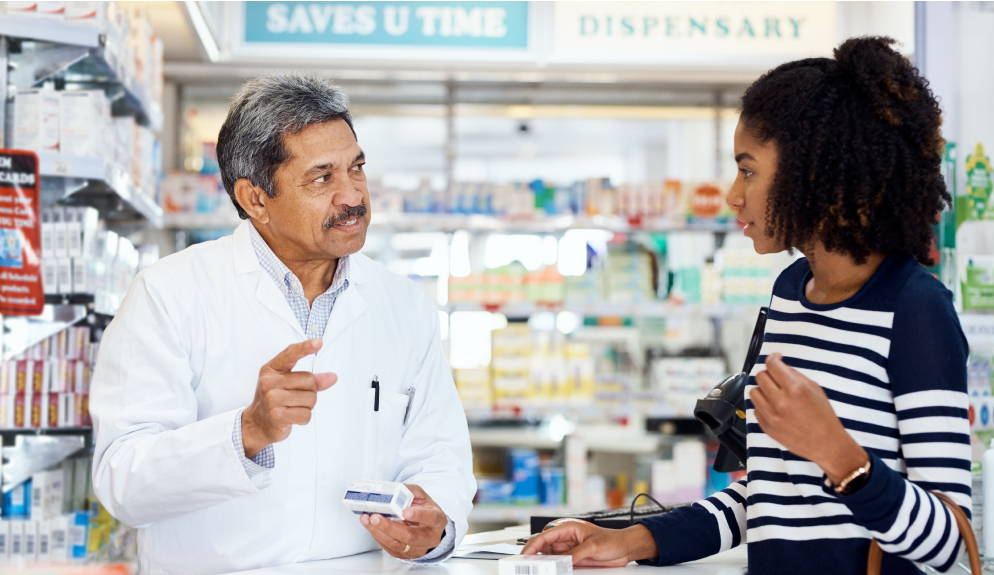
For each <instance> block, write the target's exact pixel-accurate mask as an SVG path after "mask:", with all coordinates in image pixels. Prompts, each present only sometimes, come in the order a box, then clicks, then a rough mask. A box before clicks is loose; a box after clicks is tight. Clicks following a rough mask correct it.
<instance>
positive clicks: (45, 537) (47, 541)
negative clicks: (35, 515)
mask: <svg viewBox="0 0 994 575" xmlns="http://www.w3.org/2000/svg"><path fill="white" fill-rule="evenodd" d="M37 557H38V561H48V560H50V559H51V558H52V527H51V521H49V520H44V521H39V522H38V553H37Z"/></svg>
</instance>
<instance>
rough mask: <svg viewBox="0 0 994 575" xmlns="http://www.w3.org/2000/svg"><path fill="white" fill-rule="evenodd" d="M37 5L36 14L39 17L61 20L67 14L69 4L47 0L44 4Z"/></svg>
mask: <svg viewBox="0 0 994 575" xmlns="http://www.w3.org/2000/svg"><path fill="white" fill-rule="evenodd" d="M25 4H26V2H25ZM37 4H38V8H37V9H36V13H37V14H38V16H47V17H49V18H58V19H59V20H61V19H62V17H63V16H64V15H65V13H66V4H67V2H57V1H49V0H45V1H44V2H38V3H37Z"/></svg>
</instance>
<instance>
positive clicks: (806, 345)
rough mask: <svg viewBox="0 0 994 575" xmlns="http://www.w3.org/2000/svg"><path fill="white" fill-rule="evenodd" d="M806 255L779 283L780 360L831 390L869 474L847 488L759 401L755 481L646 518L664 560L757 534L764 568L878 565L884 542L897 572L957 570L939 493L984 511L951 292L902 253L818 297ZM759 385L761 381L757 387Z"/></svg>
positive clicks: (768, 338) (763, 571) (752, 466)
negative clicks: (812, 297)
mask: <svg viewBox="0 0 994 575" xmlns="http://www.w3.org/2000/svg"><path fill="white" fill-rule="evenodd" d="M810 274H811V268H810V266H809V264H808V262H807V260H805V259H800V260H798V261H797V262H795V263H794V264H793V265H792V266H791V267H789V268H787V270H785V271H784V272H783V273H782V274H781V275H780V277H779V278H778V279H777V282H776V284H775V285H774V288H773V298H772V301H771V304H770V313H769V318H768V321H767V324H766V335H765V338H764V340H763V348H762V352H761V355H760V358H759V360H758V361H757V363H756V366H755V368H753V372H752V375H753V376H755V374H756V373H758V372H759V371H762V370H763V369H764V367H763V363H764V362H765V360H766V356H767V355H769V354H771V353H777V352H779V353H781V354H783V356H784V360H785V362H786V363H787V364H788V365H791V366H793V367H794V368H796V369H798V370H799V371H800V372H801V373H803V374H804V375H805V376H807V377H808V378H810V379H811V380H813V381H815V382H817V383H818V384H819V385H821V387H822V388H823V389H824V390H825V393H826V395H827V396H828V398H829V401H830V402H831V404H832V407H833V409H834V410H835V413H836V415H838V416H839V419H840V420H841V421H842V424H843V425H844V426H845V428H846V430H847V431H848V432H849V434H850V435H851V436H852V437H853V438H854V439H855V440H856V441H857V442H858V443H859V444H860V445H862V446H863V447H864V448H865V449H866V450H867V452H869V453H870V457H871V459H872V472H871V476H870V480H869V482H868V483H867V484H866V485H864V486H863V487H862V488H861V489H860V490H859V491H858V492H856V493H855V494H853V495H851V496H847V497H840V496H838V495H836V494H835V493H834V492H833V491H832V490H830V489H828V488H826V487H825V486H824V484H823V482H824V473H823V472H822V470H821V469H820V468H819V467H818V466H817V465H815V464H814V463H811V462H810V461H807V460H805V459H803V458H801V457H798V456H796V455H794V454H792V453H790V452H789V451H787V450H786V449H784V447H783V446H782V445H780V444H779V443H777V442H776V441H774V440H773V439H772V438H771V437H769V436H768V435H766V434H765V433H763V430H762V429H761V428H760V426H759V424H758V423H757V421H756V417H755V414H754V413H753V408H752V404H751V402H749V401H748V400H747V401H746V408H747V409H746V423H747V431H748V438H747V444H748V465H747V467H748V474H747V478H746V479H744V480H742V481H740V482H738V483H736V484H733V485H732V486H731V487H729V488H727V489H725V490H724V491H721V492H719V493H716V494H715V495H714V496H712V497H710V498H708V499H706V500H704V501H701V502H698V503H696V504H694V505H693V506H691V507H686V508H682V509H679V510H677V511H675V512H673V513H669V514H667V515H663V516H660V517H658V518H650V519H646V520H644V521H642V523H643V524H644V525H645V526H646V527H648V528H649V529H650V530H651V531H652V532H653V534H654V536H655V538H656V541H657V543H658V544H659V550H660V557H659V560H658V561H655V562H650V563H652V564H657V565H670V564H674V563H681V562H684V561H689V560H692V559H698V558H701V557H706V556H708V555H712V554H714V553H717V552H719V551H724V550H727V549H730V548H731V547H734V546H736V545H739V544H741V543H745V542H748V544H749V573H750V575H767V574H774V573H777V574H779V573H784V574H787V573H790V574H795V573H810V574H819V573H825V574H829V573H831V574H833V575H834V574H840V573H853V574H857V573H860V574H861V573H865V572H866V558H867V552H868V549H869V544H870V539H871V538H873V539H876V540H877V541H878V542H879V543H880V545H881V548H882V549H883V550H884V552H885V555H884V565H883V572H884V573H887V574H892V573H894V574H904V573H920V572H921V571H920V570H919V569H918V567H917V566H915V563H925V564H928V565H930V566H933V567H935V568H938V569H940V570H942V571H945V570H946V569H948V568H949V567H951V566H952V565H953V563H954V562H955V560H956V558H957V556H958V554H959V548H960V541H961V540H960V538H959V532H958V530H957V528H956V523H955V520H954V519H953V518H952V516H951V514H950V513H949V511H948V510H947V509H946V508H945V507H944V506H943V504H942V503H941V502H940V501H939V500H938V498H936V497H934V496H932V495H929V494H928V493H927V492H928V491H938V492H941V493H944V494H945V495H948V496H949V497H950V498H951V499H952V500H953V501H955V502H956V503H957V504H959V505H960V507H962V508H963V510H964V511H966V513H967V514H969V513H970V509H971V503H970V487H971V478H970V436H969V433H970V431H969V422H968V415H967V413H968V403H967V402H968V399H967V393H966V363H967V354H968V348H967V344H966V339H965V338H964V336H963V332H962V330H961V329H960V325H959V319H958V317H957V316H956V313H955V310H954V309H953V306H952V301H951V294H950V293H949V291H948V290H947V289H946V288H945V287H944V286H943V285H942V284H941V283H940V282H939V281H938V280H936V279H935V278H934V277H932V276H931V275H930V274H929V273H928V272H927V271H926V270H925V269H924V268H922V267H921V266H920V265H919V264H918V263H917V262H916V261H915V260H914V259H913V258H911V257H890V258H888V259H887V260H885V261H884V263H883V264H881V266H880V268H879V269H878V270H877V271H876V273H875V274H874V275H873V277H872V278H871V279H870V280H869V281H868V282H867V283H866V284H865V285H864V286H863V287H862V288H861V289H860V290H859V292H857V293H856V294H855V295H854V296H853V297H851V298H849V299H848V300H846V301H844V302H841V303H838V304H832V305H816V304H812V303H811V302H809V301H808V300H807V298H806V297H805V295H804V286H805V284H806V283H807V281H808V279H809V278H810V277H811V276H810ZM754 386H755V379H754V378H750V385H749V388H748V389H747V391H746V396H747V397H748V391H749V389H751V388H752V387H754Z"/></svg>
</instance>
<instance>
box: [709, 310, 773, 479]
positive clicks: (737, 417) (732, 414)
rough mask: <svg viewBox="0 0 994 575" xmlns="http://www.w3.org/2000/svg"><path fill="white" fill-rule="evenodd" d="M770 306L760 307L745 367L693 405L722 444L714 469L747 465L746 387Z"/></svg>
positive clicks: (739, 467) (725, 470)
mask: <svg viewBox="0 0 994 575" xmlns="http://www.w3.org/2000/svg"><path fill="white" fill-rule="evenodd" d="M768 313H769V308H766V307H763V308H760V309H759V318H758V319H757V320H756V327H755V328H754V329H753V330H752V339H751V340H750V341H749V352H748V353H747V354H746V360H745V363H744V364H743V365H742V371H741V372H739V373H736V374H734V375H730V376H728V377H726V378H725V379H724V380H723V381H722V382H721V383H719V384H718V385H717V386H715V388H714V389H712V390H711V391H710V393H708V394H707V396H706V397H704V398H703V399H698V400H697V405H695V406H694V417H696V418H697V419H699V420H700V421H701V423H703V424H704V425H706V426H708V428H709V429H710V430H711V432H712V433H714V434H715V435H717V436H718V441H719V442H721V446H720V447H719V448H718V454H717V456H715V459H714V470H715V471H719V472H722V473H727V472H729V471H739V470H742V469H745V468H746V420H745V417H746V414H745V388H746V384H748V383H749V373H750V372H752V368H753V366H754V365H756V360H757V359H758V358H759V352H760V349H762V347H763V333H764V331H765V329H766V315H767V314H768Z"/></svg>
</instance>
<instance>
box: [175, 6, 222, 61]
mask: <svg viewBox="0 0 994 575" xmlns="http://www.w3.org/2000/svg"><path fill="white" fill-rule="evenodd" d="M183 6H184V7H186V13H187V15H188V16H189V17H190V24H193V31H194V32H196V33H197V39H198V40H200V45H201V46H203V48H204V52H206V53H207V58H208V59H209V60H210V61H211V62H217V61H218V60H220V59H221V50H220V49H219V48H218V47H217V41H216V40H215V39H214V34H212V33H211V29H210V26H208V25H207V19H205V18H204V13H203V11H201V9H200V3H199V2H197V1H195V0H186V1H185V2H183Z"/></svg>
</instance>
